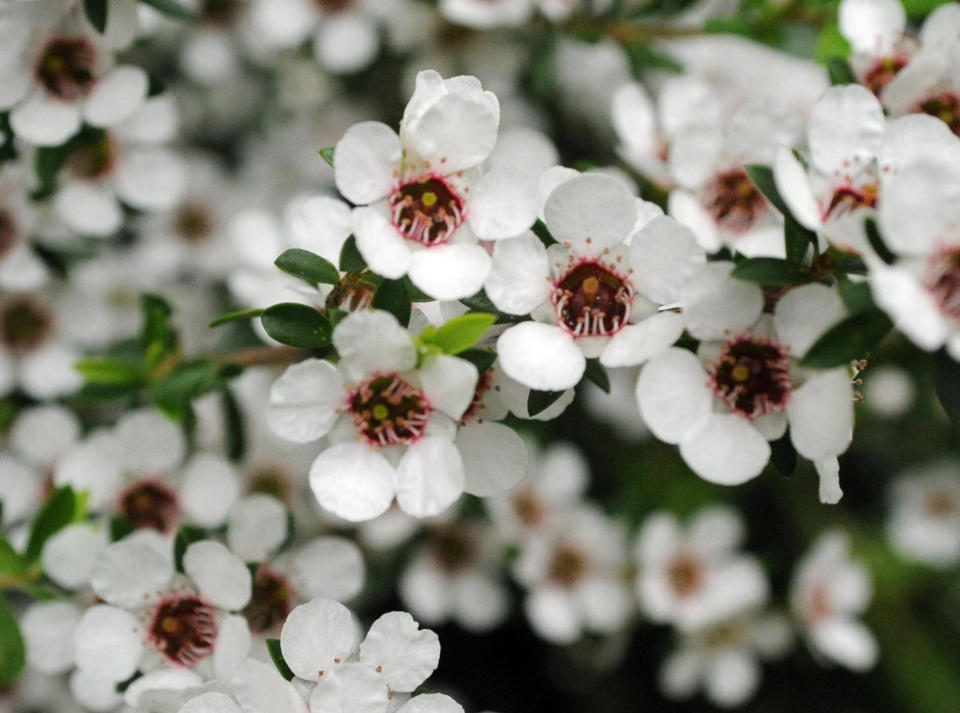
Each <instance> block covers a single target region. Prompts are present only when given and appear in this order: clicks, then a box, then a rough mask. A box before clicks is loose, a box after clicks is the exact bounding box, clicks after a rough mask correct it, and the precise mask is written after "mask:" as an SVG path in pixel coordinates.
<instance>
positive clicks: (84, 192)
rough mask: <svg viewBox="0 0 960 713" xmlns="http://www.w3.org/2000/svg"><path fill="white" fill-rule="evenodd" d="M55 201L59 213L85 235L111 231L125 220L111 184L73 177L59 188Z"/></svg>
mask: <svg viewBox="0 0 960 713" xmlns="http://www.w3.org/2000/svg"><path fill="white" fill-rule="evenodd" d="M53 203H54V210H56V212H57V216H58V217H59V218H60V219H61V220H62V221H63V222H64V223H66V224H67V226H68V227H70V228H72V229H73V230H75V231H77V232H78V233H80V234H81V235H92V236H95V237H103V236H106V235H110V234H111V233H114V232H116V231H117V230H118V229H119V228H120V225H121V223H122V222H123V214H122V213H121V211H120V205H119V204H118V203H117V199H116V197H115V196H114V195H113V192H112V191H111V190H110V189H109V188H108V187H107V186H103V185H98V184H92V183H81V182H79V181H73V182H71V183H69V184H67V185H66V186H64V187H63V188H61V189H60V190H59V191H58V192H57V195H56V196H55V197H54V199H53Z"/></svg>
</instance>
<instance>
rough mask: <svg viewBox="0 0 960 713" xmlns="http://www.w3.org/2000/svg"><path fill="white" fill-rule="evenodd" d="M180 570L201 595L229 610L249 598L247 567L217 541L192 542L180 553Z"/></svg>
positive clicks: (237, 606) (249, 583)
mask: <svg viewBox="0 0 960 713" xmlns="http://www.w3.org/2000/svg"><path fill="white" fill-rule="evenodd" d="M183 571H184V572H185V573H186V575H187V576H188V577H189V578H190V579H191V580H193V583H194V584H195V585H197V590H198V591H199V593H200V596H202V597H203V598H204V599H206V600H207V601H209V602H210V603H211V604H213V605H214V606H217V607H220V608H221V609H227V610H229V611H238V610H240V609H243V608H244V607H245V606H246V605H247V603H248V602H249V601H250V593H251V581H250V570H249V569H247V566H246V565H245V564H244V563H243V560H242V559H240V558H239V557H237V556H236V555H235V554H233V553H232V552H231V551H230V550H228V549H227V548H226V547H224V546H223V545H221V544H220V543H219V542H214V541H212V540H204V541H202V542H194V543H193V544H192V545H190V546H189V547H187V550H186V552H184V554H183Z"/></svg>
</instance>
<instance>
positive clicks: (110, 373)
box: [74, 357, 143, 386]
mask: <svg viewBox="0 0 960 713" xmlns="http://www.w3.org/2000/svg"><path fill="white" fill-rule="evenodd" d="M74 368H75V369H76V370H77V371H79V372H80V374H82V375H83V378H84V379H86V380H87V381H88V382H90V383H91V384H109V385H112V386H136V385H139V384H140V383H141V382H142V381H143V372H142V370H141V369H140V367H139V366H137V365H136V364H131V363H130V362H128V361H124V360H122V359H115V358H113V357H91V358H90V359H81V360H80V361H79V362H77V364H76V366H75V367H74Z"/></svg>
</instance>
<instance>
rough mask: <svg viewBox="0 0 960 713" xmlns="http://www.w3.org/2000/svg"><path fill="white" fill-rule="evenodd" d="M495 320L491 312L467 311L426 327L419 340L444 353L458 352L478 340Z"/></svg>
mask: <svg viewBox="0 0 960 713" xmlns="http://www.w3.org/2000/svg"><path fill="white" fill-rule="evenodd" d="M496 321H497V320H496V317H494V316H493V315H492V314H486V313H478V312H469V313H467V314H463V315H460V316H459V317H455V318H454V319H451V320H450V321H449V322H447V323H446V324H444V325H443V326H441V327H439V328H434V327H427V328H426V329H425V330H423V332H421V333H420V340H421V341H422V342H423V343H424V344H428V345H432V346H435V347H438V348H439V349H440V351H442V352H443V353H444V354H459V353H460V352H462V351H463V350H465V349H469V348H470V347H472V346H473V345H474V344H476V343H477V342H479V341H480V339H482V338H483V335H484V334H486V333H487V330H488V329H490V327H492V326H493V324H494V322H496Z"/></svg>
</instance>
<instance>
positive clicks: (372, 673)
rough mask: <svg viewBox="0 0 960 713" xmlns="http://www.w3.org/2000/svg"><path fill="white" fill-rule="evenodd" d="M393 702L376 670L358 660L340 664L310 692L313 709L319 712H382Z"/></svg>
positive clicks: (311, 707)
mask: <svg viewBox="0 0 960 713" xmlns="http://www.w3.org/2000/svg"><path fill="white" fill-rule="evenodd" d="M389 704H390V699H389V691H388V689H387V686H386V684H385V683H384V682H383V679H382V678H381V677H380V676H379V674H377V672H376V670H375V669H373V668H372V667H370V666H366V665H364V664H362V663H356V662H348V663H344V664H340V665H338V666H337V667H336V668H334V669H333V671H331V672H330V675H328V676H324V677H323V678H322V679H321V680H320V683H319V684H318V685H317V686H316V687H315V688H314V689H313V691H312V692H311V693H310V710H311V711H317V712H318V713H381V711H385V710H387V709H388V706H389Z"/></svg>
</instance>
